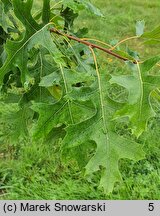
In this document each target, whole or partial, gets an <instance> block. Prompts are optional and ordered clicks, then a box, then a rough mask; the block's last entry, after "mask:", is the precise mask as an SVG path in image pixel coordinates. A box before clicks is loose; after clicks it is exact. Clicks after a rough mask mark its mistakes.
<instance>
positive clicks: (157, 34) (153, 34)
mask: <svg viewBox="0 0 160 216" xmlns="http://www.w3.org/2000/svg"><path fill="white" fill-rule="evenodd" d="M141 38H147V39H160V26H158V27H157V28H155V29H154V30H152V31H150V32H145V33H144V34H143V35H142V36H141Z"/></svg>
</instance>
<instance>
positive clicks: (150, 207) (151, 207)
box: [148, 203, 154, 211]
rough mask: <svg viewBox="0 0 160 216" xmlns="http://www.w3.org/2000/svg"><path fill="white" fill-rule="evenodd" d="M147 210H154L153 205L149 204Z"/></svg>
mask: <svg viewBox="0 0 160 216" xmlns="http://www.w3.org/2000/svg"><path fill="white" fill-rule="evenodd" d="M148 210H149V211H153V210H154V203H149V205H148Z"/></svg>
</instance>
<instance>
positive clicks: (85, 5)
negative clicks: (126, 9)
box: [63, 0, 104, 17]
mask: <svg viewBox="0 0 160 216" xmlns="http://www.w3.org/2000/svg"><path fill="white" fill-rule="evenodd" d="M63 5H64V6H65V7H69V8H71V9H72V10H73V11H74V12H75V13H78V12H79V11H81V10H83V9H86V10H88V11H89V12H90V13H92V14H94V15H96V16H100V17H104V16H103V14H102V13H101V11H100V10H99V9H98V8H97V7H95V6H94V5H93V4H92V3H90V2H89V1H88V0H82V1H80V0H78V1H74V0H68V1H66V0H63Z"/></svg>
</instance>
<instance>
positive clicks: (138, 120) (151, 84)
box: [110, 56, 160, 137]
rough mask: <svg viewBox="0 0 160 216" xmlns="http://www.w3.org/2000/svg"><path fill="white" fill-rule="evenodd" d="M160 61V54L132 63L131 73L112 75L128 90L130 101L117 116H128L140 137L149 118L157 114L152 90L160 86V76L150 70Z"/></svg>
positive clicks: (114, 81) (114, 80) (115, 81)
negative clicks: (152, 100) (153, 105)
mask: <svg viewBox="0 0 160 216" xmlns="http://www.w3.org/2000/svg"><path fill="white" fill-rule="evenodd" d="M158 61H160V56H157V57H154V58H151V59H148V60H146V61H145V62H143V63H142V64H136V65H132V69H133V71H132V74H131V75H121V76H112V78H111V80H110V82H111V83H117V84H118V85H121V86H123V87H124V88H126V89H127V91H128V103H127V104H126V105H125V106H124V107H123V108H122V109H121V110H118V111H117V112H116V114H115V118H117V117H123V116H128V117H129V119H130V122H131V128H132V131H133V133H134V134H135V135H136V136H137V137H138V136H140V135H141V134H142V132H143V131H144V130H145V129H146V127H147V122H148V120H149V118H151V117H153V116H155V112H154V110H153V109H152V105H151V101H150V95H151V92H152V91H153V90H155V89H157V88H159V87H160V76H159V75H151V74H150V73H149V71H150V70H151V69H152V68H153V67H154V66H155V64H156V63H157V62H158Z"/></svg>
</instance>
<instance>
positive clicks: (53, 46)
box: [0, 0, 160, 193]
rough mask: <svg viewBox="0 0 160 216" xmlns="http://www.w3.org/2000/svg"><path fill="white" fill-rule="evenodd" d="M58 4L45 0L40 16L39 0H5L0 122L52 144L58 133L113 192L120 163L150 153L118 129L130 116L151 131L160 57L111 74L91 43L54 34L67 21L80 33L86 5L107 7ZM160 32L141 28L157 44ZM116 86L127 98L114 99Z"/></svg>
mask: <svg viewBox="0 0 160 216" xmlns="http://www.w3.org/2000/svg"><path fill="white" fill-rule="evenodd" d="M56 5H57V6H51V3H50V1H49V0H47V1H45V0H44V1H43V8H42V10H41V12H39V13H38V14H36V15H34V14H33V13H32V6H33V0H27V1H19V0H13V1H12V2H11V1H9V0H8V1H3V0H2V1H1V2H0V32H1V38H0V67H1V68H0V84H1V102H0V115H1V121H2V122H5V123H7V124H8V125H10V127H9V130H10V132H11V133H10V134H11V135H12V136H11V138H12V139H13V137H14V138H16V139H20V138H26V137H28V136H29V137H31V138H32V140H33V141H34V142H35V141H36V142H39V141H40V140H43V141H44V144H45V140H46V139H48V138H49V137H52V136H55V131H57V132H58V136H56V139H57V141H59V142H60V144H61V151H62V154H63V156H64V157H66V158H68V157H74V159H76V160H77V161H78V163H79V165H80V166H82V167H83V166H85V170H86V175H91V174H93V173H94V172H96V171H98V170H100V172H101V180H100V186H102V187H103V188H104V190H105V192H106V193H109V192H111V191H112V190H113V186H114V183H115V182H117V181H119V180H121V174H120V171H119V169H118V162H119V160H120V159H121V158H128V159H132V160H135V161H136V160H139V159H142V158H143V157H144V152H143V151H142V148H141V146H140V144H138V143H137V142H135V141H133V139H131V138H129V137H128V138H124V136H120V135H119V134H118V133H116V131H115V124H116V121H118V120H119V119H122V121H123V119H125V121H126V117H127V121H128V122H129V127H130V128H131V131H132V133H133V134H135V135H136V136H137V137H139V136H140V135H141V134H142V133H143V131H144V130H146V128H147V122H148V120H149V118H151V117H153V116H154V115H155V112H154V110H153V108H152V104H151V96H152V97H153V96H154V95H155V94H153V92H155V91H156V89H158V88H159V87H160V76H159V75H154V74H152V73H151V72H150V71H151V69H152V68H153V67H154V66H155V65H156V64H157V63H158V62H159V61H160V56H156V57H153V58H151V59H148V60H146V61H144V62H143V63H138V62H137V64H133V63H131V62H128V65H129V68H130V74H128V75H120V76H115V75H114V76H113V75H112V76H111V77H110V79H108V77H107V75H106V74H108V71H104V70H102V71H101V70H98V66H97V64H96V62H95V58H94V60H93V58H92V54H93V53H92V54H91V52H90V50H89V49H88V48H86V47H85V46H84V45H81V44H77V43H76V42H74V43H72V42H71V41H68V40H67V39H66V38H65V37H61V36H56V35H51V33H50V31H49V29H50V28H51V27H53V26H55V25H60V26H62V29H61V30H64V31H68V30H70V31H72V33H73V21H74V19H75V18H76V17H77V16H78V12H79V11H80V10H82V9H87V10H89V11H91V12H92V13H94V14H95V15H98V16H101V17H102V16H103V15H102V14H101V12H100V11H99V10H98V9H97V8H95V7H94V6H93V5H92V4H91V3H90V2H89V1H86V0H84V1H74V0H70V1H60V2H59V3H57V4H56ZM57 7H58V8H57ZM59 7H60V9H59ZM159 32H160V27H158V28H157V29H155V30H153V31H152V32H150V33H144V34H143V23H139V24H138V25H137V35H138V36H140V37H141V38H147V39H149V43H150V42H151V41H152V42H153V41H154V43H155V42H156V43H157V42H158V40H159V38H160V33H159ZM82 33H83V30H80V31H78V32H74V33H73V34H75V35H81V34H82ZM132 57H133V56H132ZM95 65H96V67H95ZM95 68H96V69H95ZM113 83H116V84H118V85H120V86H123V87H124V88H125V89H126V91H127V92H128V98H127V102H126V103H119V102H118V101H115V100H113V98H110V97H109V94H108V88H109V86H110V85H111V84H113ZM53 144H54V143H53ZM95 146H96V147H95ZM91 151H92V154H91Z"/></svg>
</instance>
